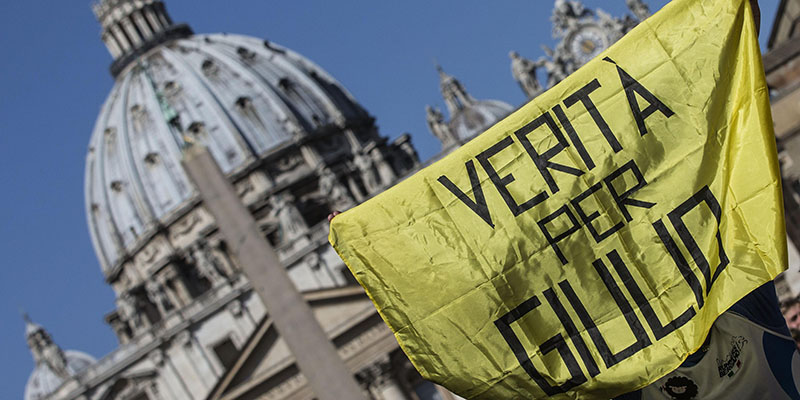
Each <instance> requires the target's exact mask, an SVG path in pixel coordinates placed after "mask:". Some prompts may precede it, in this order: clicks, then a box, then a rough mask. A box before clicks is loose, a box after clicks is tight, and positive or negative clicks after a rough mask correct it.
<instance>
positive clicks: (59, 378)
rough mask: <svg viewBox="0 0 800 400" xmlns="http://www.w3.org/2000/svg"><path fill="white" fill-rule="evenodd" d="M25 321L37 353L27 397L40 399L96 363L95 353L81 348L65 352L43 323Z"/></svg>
mask: <svg viewBox="0 0 800 400" xmlns="http://www.w3.org/2000/svg"><path fill="white" fill-rule="evenodd" d="M23 318H24V320H25V340H26V341H27V342H28V348H29V349H30V351H31V354H32V355H33V360H34V362H35V363H36V367H35V368H34V369H33V372H32V373H31V376H30V378H28V384H27V385H25V397H24V399H25V400H40V399H44V398H46V397H47V396H48V395H49V394H50V393H53V392H54V391H55V390H56V389H58V387H59V386H61V384H63V383H64V380H66V379H68V378H69V377H71V376H73V375H75V374H77V373H79V372H81V371H83V370H85V369H86V368H88V367H89V366H90V365H92V364H94V363H95V361H96V360H95V359H94V358H92V356H90V355H88V354H86V353H82V352H80V351H74V350H67V351H62V350H61V348H60V347H58V345H56V344H55V343H54V342H53V339H52V338H51V337H50V334H49V333H48V332H47V330H45V329H44V327H42V326H41V325H39V324H37V323H35V322H33V321H31V319H30V318H28V315H27V314H24V315H23Z"/></svg>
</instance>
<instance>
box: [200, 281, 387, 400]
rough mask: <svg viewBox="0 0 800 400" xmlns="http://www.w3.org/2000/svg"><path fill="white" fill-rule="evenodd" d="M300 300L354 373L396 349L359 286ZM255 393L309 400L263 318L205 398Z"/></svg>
mask: <svg viewBox="0 0 800 400" xmlns="http://www.w3.org/2000/svg"><path fill="white" fill-rule="evenodd" d="M304 297H305V298H306V300H307V301H308V302H309V305H310V306H311V308H312V310H313V312H314V314H315V316H316V317H317V320H318V321H319V322H320V324H322V326H323V329H324V330H325V332H327V333H328V336H329V337H330V338H331V339H332V341H333V342H334V344H335V345H336V347H337V348H338V351H339V354H340V356H341V357H342V358H343V359H344V360H345V363H346V365H347V366H348V367H349V368H350V370H351V371H352V372H353V373H354V374H355V373H356V372H357V371H358V370H360V369H361V368H363V367H364V366H366V365H368V364H370V363H371V362H373V361H374V360H375V359H377V358H379V357H381V356H384V355H385V354H387V353H389V352H391V351H393V350H395V349H397V348H398V345H397V342H396V341H395V339H394V336H393V335H392V332H391V331H390V330H389V328H388V327H387V326H386V324H385V323H384V322H383V320H382V319H381V318H380V316H379V315H378V313H377V311H376V310H375V308H374V306H373V305H372V302H371V301H370V300H369V298H368V297H367V296H366V294H365V293H364V292H363V290H362V289H361V287H359V286H352V287H344V288H335V289H325V290H320V291H315V292H307V293H304ZM256 393H258V395H259V396H263V397H258V398H264V399H288V398H306V397H308V398H310V397H311V396H313V393H312V392H311V390H310V388H309V387H308V386H307V385H306V381H305V378H304V377H303V376H302V374H300V373H299V371H298V369H297V367H296V365H295V362H294V357H293V356H292V354H291V353H290V352H289V349H288V347H287V346H286V344H285V343H284V341H283V340H281V338H280V335H279V334H278V332H277V331H276V329H275V327H274V326H273V323H272V320H271V319H270V318H269V315H267V316H265V317H264V318H263V319H262V320H261V321H259V323H258V326H257V327H256V329H255V330H254V332H253V334H252V335H251V336H250V338H248V340H247V341H246V343H245V344H244V346H243V347H242V350H241V352H240V354H239V356H238V359H237V360H236V362H235V363H234V364H233V366H232V367H231V368H230V369H229V370H228V371H226V373H225V374H223V376H222V377H221V378H220V380H219V381H218V382H217V385H216V386H215V387H214V388H213V389H212V391H211V394H210V395H209V396H208V397H207V399H208V400H232V399H249V398H251V396H253V395H254V394H256Z"/></svg>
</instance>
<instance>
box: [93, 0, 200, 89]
mask: <svg viewBox="0 0 800 400" xmlns="http://www.w3.org/2000/svg"><path fill="white" fill-rule="evenodd" d="M92 10H93V11H94V14H95V16H96V17H97V20H98V21H99V22H100V25H101V27H102V32H101V33H100V37H101V39H102V40H103V43H105V45H106V47H107V48H108V51H109V53H111V56H112V57H114V62H113V63H112V64H111V67H110V69H111V75H113V76H114V77H116V76H117V75H118V74H119V73H120V72H121V71H122V70H123V69H124V68H125V67H126V66H127V65H128V64H130V63H131V62H132V61H134V60H136V59H137V58H138V57H139V56H140V55H142V54H144V53H145V52H147V51H148V50H150V49H152V48H153V47H155V46H157V45H159V44H161V43H164V42H166V41H168V40H172V39H179V38H184V37H188V36H190V35H191V34H192V29H191V28H189V26H188V25H186V24H175V23H173V22H172V18H170V16H169V14H168V13H167V10H166V8H165V7H164V3H163V2H161V1H160V0H99V1H98V2H96V3H95V4H94V5H93V6H92Z"/></svg>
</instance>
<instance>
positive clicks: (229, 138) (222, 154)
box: [163, 49, 253, 173]
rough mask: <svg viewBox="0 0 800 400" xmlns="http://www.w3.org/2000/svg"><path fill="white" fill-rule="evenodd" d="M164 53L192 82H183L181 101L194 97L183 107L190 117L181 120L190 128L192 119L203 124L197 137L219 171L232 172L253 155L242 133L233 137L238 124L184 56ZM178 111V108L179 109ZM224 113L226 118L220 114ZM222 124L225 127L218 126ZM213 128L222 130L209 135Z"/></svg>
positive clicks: (185, 77) (183, 76)
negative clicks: (184, 83)
mask: <svg viewBox="0 0 800 400" xmlns="http://www.w3.org/2000/svg"><path fill="white" fill-rule="evenodd" d="M163 55H164V58H165V60H167V61H172V62H173V63H174V64H180V65H182V66H183V67H184V72H185V73H184V74H182V76H181V78H184V79H189V80H193V81H194V83H195V84H194V85H184V86H183V88H182V90H183V97H184V102H183V104H184V105H185V103H186V100H187V99H192V101H194V104H193V105H192V106H189V107H185V108H184V109H183V110H182V111H183V112H185V113H187V114H189V116H190V117H191V118H190V120H188V121H183V123H184V124H185V123H189V124H190V125H189V130H191V124H193V123H202V124H203V126H204V127H205V130H204V131H201V132H199V133H198V135H199V134H202V137H199V138H196V139H197V140H198V141H199V142H201V143H203V144H204V145H206V146H208V149H209V151H210V152H211V154H212V155H213V156H214V159H215V160H216V161H217V163H218V164H219V166H220V168H221V169H222V171H223V172H225V173H231V172H233V171H235V170H236V169H237V167H238V166H242V165H243V164H244V163H245V162H246V161H247V160H249V159H252V158H253V152H252V151H251V150H250V148H249V146H248V145H247V143H246V142H244V141H243V140H242V139H241V137H239V138H237V137H236V136H237V135H236V134H239V136H240V135H241V134H240V132H241V131H240V130H239V127H237V126H236V125H235V124H233V121H231V119H230V117H229V115H228V113H227V112H226V111H225V109H224V105H223V104H221V103H220V102H219V100H218V99H217V98H216V96H215V95H214V93H213V91H212V90H211V89H210V88H209V87H208V86H207V85H206V82H204V80H203V78H202V77H201V76H199V74H198V73H197V71H196V70H195V69H194V68H193V67H192V65H191V64H190V63H189V62H188V61H187V60H184V59H183V57H178V56H176V54H175V52H174V51H172V50H169V49H165V50H164V51H163ZM187 72H188V74H187ZM198 86H199V87H198ZM187 90H191V91H193V92H194V94H193V95H189V93H188V92H187ZM197 99H202V101H197ZM209 100H210V101H209ZM203 106H206V107H208V109H209V111H210V112H211V113H201V112H200V107H203ZM180 111H181V110H179V112H180ZM223 116H224V117H225V118H223ZM212 122H213V123H215V124H216V125H211V124H210V123H212ZM223 127H226V128H228V129H221V128H223ZM215 128H217V129H218V130H219V131H221V133H218V134H216V135H212V134H211V133H210V132H209V131H210V130H211V129H215Z"/></svg>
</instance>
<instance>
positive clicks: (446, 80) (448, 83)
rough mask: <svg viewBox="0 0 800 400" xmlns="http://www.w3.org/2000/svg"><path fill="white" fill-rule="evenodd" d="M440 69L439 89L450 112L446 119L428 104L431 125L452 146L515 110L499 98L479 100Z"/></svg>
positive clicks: (435, 133) (434, 132)
mask: <svg viewBox="0 0 800 400" xmlns="http://www.w3.org/2000/svg"><path fill="white" fill-rule="evenodd" d="M436 69H437V70H438V71H439V90H441V92H442V98H444V103H445V105H446V106H447V112H448V114H450V121H447V122H445V121H444V116H443V115H442V113H441V111H439V110H438V109H434V108H431V107H430V106H429V107H427V118H428V128H429V129H430V130H431V132H432V133H433V134H434V136H436V137H437V138H438V139H439V140H440V141H441V142H442V147H443V148H450V147H451V146H454V145H457V144H458V145H460V144H463V143H466V142H468V141H469V140H470V139H472V138H474V137H475V136H478V135H479V134H481V133H483V131H485V130H486V129H488V128H489V127H491V126H492V125H494V124H495V123H497V121H500V120H501V119H503V118H505V117H506V116H507V115H509V114H511V112H512V111H514V107H511V105H509V104H507V103H504V102H502V101H499V100H476V99H475V98H474V97H472V96H471V95H470V94H469V93H467V90H466V89H465V88H464V85H462V84H461V82H459V80H458V79H456V78H455V77H453V76H452V75H450V74H448V73H446V72H444V70H443V69H442V67H441V66H439V65H437V66H436Z"/></svg>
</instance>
